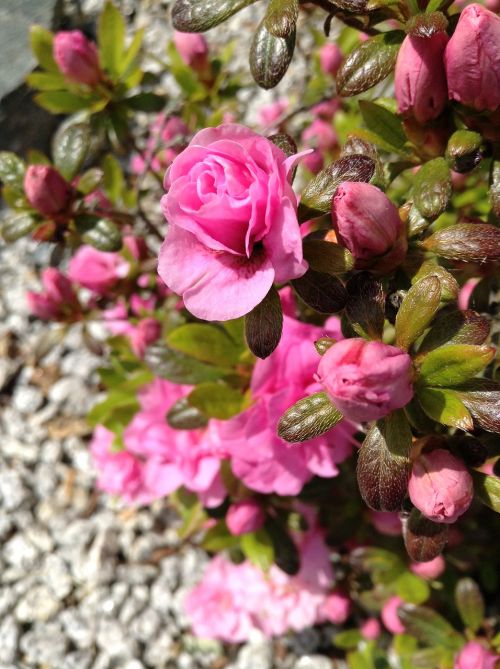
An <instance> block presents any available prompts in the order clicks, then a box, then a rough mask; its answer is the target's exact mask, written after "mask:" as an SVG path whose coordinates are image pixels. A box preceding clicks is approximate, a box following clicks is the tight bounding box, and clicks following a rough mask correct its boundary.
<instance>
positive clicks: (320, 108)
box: [311, 98, 340, 121]
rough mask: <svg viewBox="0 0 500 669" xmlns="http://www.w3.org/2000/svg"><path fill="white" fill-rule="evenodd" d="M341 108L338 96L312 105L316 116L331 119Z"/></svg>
mask: <svg viewBox="0 0 500 669" xmlns="http://www.w3.org/2000/svg"><path fill="white" fill-rule="evenodd" d="M339 109H340V102H339V100H338V98H332V99H331V100H327V101H326V102H319V103H318V104H317V105H314V107H311V112H312V114H313V115H314V116H315V117H316V118H322V119H325V120H327V121H331V120H332V118H333V117H334V116H335V114H336V113H337V112H338V111H339Z"/></svg>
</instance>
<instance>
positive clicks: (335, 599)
mask: <svg viewBox="0 0 500 669" xmlns="http://www.w3.org/2000/svg"><path fill="white" fill-rule="evenodd" d="M350 612H351V600H350V599H349V597H348V596H347V595H345V594H343V593H342V592H332V593H330V594H329V595H328V596H327V597H326V599H325V601H324V603H323V606H322V607H321V616H322V617H323V618H324V620H328V621H329V622H331V623H334V625H342V623H345V621H346V620H347V618H348V617H349V613H350Z"/></svg>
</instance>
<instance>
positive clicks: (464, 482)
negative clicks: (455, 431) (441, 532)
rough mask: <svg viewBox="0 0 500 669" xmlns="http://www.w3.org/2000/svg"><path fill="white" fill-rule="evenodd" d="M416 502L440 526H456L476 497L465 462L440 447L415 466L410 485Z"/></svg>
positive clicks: (427, 454)
mask: <svg viewBox="0 0 500 669" xmlns="http://www.w3.org/2000/svg"><path fill="white" fill-rule="evenodd" d="M408 494H409V496H410V499H411V501H412V503H413V504H414V505H415V506H416V507H417V509H419V510H420V511H421V512H422V513H423V514H424V516H426V517H427V518H429V519H430V520H434V521H435V522H436V523H454V522H455V521H456V520H457V518H458V517H459V516H461V515H462V514H463V513H465V512H466V511H467V509H468V508H469V506H470V503H471V502H472V498H473V496H474V487H473V482H472V477H471V475H470V474H469V472H468V470H467V467H466V466H465V465H464V463H463V462H462V460H459V459H458V458H456V457H455V456H454V455H452V454H451V453H450V452H449V451H446V450H444V449H442V448H438V449H436V450H434V451H431V452H430V453H422V454H421V455H420V456H419V457H418V458H417V459H416V460H415V462H414V463H413V469H412V473H411V477H410V482H409V484H408Z"/></svg>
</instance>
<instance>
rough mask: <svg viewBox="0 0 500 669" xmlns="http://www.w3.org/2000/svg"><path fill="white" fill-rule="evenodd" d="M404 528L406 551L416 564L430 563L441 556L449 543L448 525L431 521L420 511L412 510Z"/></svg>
mask: <svg viewBox="0 0 500 669" xmlns="http://www.w3.org/2000/svg"><path fill="white" fill-rule="evenodd" d="M403 528H404V529H403V537H404V541H405V547H406V551H407V553H408V555H409V556H410V558H411V559H412V560H414V561H415V562H429V561H430V560H433V559H434V558H435V557H437V556H438V555H441V553H442V552H443V549H444V547H445V546H446V543H447V541H448V525H445V524H443V523H435V522H433V521H432V520H429V519H428V518H426V517H425V516H423V515H422V514H421V513H420V511H419V510H418V509H412V511H411V513H410V516H409V518H408V520H407V521H406V522H405V523H404V524H403Z"/></svg>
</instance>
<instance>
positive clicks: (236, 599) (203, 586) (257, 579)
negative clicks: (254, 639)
mask: <svg viewBox="0 0 500 669" xmlns="http://www.w3.org/2000/svg"><path fill="white" fill-rule="evenodd" d="M266 596H267V584H266V582H265V579H264V576H263V574H262V572H261V571H260V570H258V569H257V568H256V567H254V566H253V565H251V564H250V563H249V562H243V563H241V564H239V565H236V564H233V563H232V562H229V560H227V559H226V558H225V557H223V556H222V555H218V556H217V557H215V558H213V559H212V561H211V562H210V564H209V566H208V569H207V570H206V571H205V574H204V576H203V579H202V581H201V582H200V583H199V584H198V585H197V586H196V587H195V588H194V589H193V590H191V592H190V593H189V594H188V596H187V597H186V599H185V602H184V608H185V611H186V614H187V616H188V618H189V619H190V621H191V625H192V630H193V633H194V634H195V635H196V636H199V637H202V638H207V639H221V640H222V641H227V642H229V643H239V642H242V641H246V640H247V639H248V638H249V636H250V634H251V633H252V631H254V630H256V629H257V623H256V615H255V613H256V611H257V609H258V606H259V600H262V599H264V598H265V597H266Z"/></svg>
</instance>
